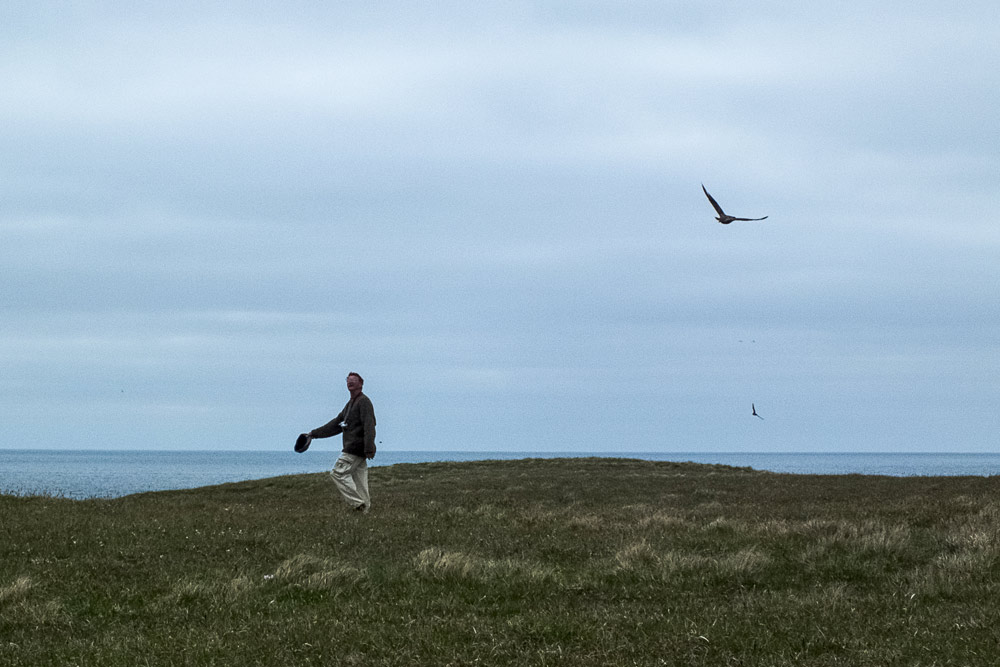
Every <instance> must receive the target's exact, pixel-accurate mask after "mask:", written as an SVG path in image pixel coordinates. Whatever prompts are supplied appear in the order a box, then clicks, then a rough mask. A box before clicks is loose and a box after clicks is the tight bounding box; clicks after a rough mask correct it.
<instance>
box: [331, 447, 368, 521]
mask: <svg viewBox="0 0 1000 667" xmlns="http://www.w3.org/2000/svg"><path fill="white" fill-rule="evenodd" d="M365 463H366V462H365V459H364V457H363V456H355V455H354V454H347V453H346V452H342V453H341V454H340V458H338V459H337V463H336V464H334V466H333V470H331V471H330V477H332V478H333V483H334V484H336V485H337V490H338V491H340V495H341V496H343V497H344V500H345V501H347V504H348V505H350V506H351V507H354V508H357V507H360V506H361V505H364V504H365V502H366V501H367V496H368V488H367V473H368V466H367V465H365V477H366V480H365V487H364V492H363V495H362V492H361V490H360V489H359V488H358V486H357V483H356V482H355V479H356V478H355V470H356V469H357V468H358V467H359V465H363V464H365Z"/></svg>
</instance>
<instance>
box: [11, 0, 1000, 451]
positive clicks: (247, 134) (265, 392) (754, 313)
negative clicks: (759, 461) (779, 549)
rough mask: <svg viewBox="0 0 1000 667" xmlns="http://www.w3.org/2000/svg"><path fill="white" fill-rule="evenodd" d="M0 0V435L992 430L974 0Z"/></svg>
mask: <svg viewBox="0 0 1000 667" xmlns="http://www.w3.org/2000/svg"><path fill="white" fill-rule="evenodd" d="M0 15H2V19H0V82H2V85H0V155H2V159H0V421H2V424H0V448H50V449H67V448H74V449H75V448H80V449H161V450H175V449H226V450H281V449H288V450H289V451H290V450H291V447H292V444H293V442H294V440H295V436H296V435H297V434H298V433H299V432H301V431H305V430H309V429H311V428H315V427H317V426H320V425H322V424H324V423H326V422H327V421H328V420H329V419H331V418H332V417H334V416H335V415H336V414H337V413H338V412H339V411H340V409H341V408H342V407H343V405H344V404H345V403H346V401H347V399H348V395H347V391H346V388H345V377H346V375H347V373H348V372H350V371H356V372H358V373H360V374H361V375H362V376H363V377H364V379H365V393H366V394H367V395H368V396H370V397H371V399H372V401H373V403H374V405H375V411H376V416H377V419H378V440H379V442H380V443H381V444H380V445H379V446H380V448H382V449H387V448H388V449H395V450H473V451H516V452H529V453H530V452H597V453H630V452H674V451H676V452H881V451H885V452H991V451H996V450H997V449H998V447H1000V417H998V414H1000V410H998V407H997V406H998V405H1000V382H998V380H997V378H998V377H1000V308H998V303H997V302H998V288H1000V261H998V260H1000V219H998V218H997V211H996V209H997V208H998V204H1000V196H998V195H1000V131H998V128H1000V41H998V40H997V39H996V37H997V35H998V34H1000V9H998V8H997V5H996V4H995V3H994V2H987V1H985V0H982V1H979V0H970V1H969V2H963V3H951V4H947V3H945V4H941V3H937V2H934V3H931V2H924V1H920V0H918V1H915V2H914V1H909V2H893V1H886V2H879V3H868V2H857V1H856V0H845V2H839V3H822V5H819V4H817V3H800V2H790V1H789V2H780V1H774V2H719V1H714V2H713V1H697V2H669V1H666V2H664V1H657V2H646V1H641V0H638V1H635V2H622V1H618V0H615V1H611V0H608V1H601V0H580V1H578V2H556V1H544V0H539V1H537V2H522V1H517V0H511V1H498V2H492V3H470V2H466V1H464V0H463V1H462V2H457V1H454V2H453V1H449V0H444V1H441V2H433V3H422V2H409V1H405V2H394V1H391V0H390V1H386V2H371V1H370V0H365V1H352V0H345V1H341V2H336V3H328V2H320V1H316V2H295V1H292V2H285V3H265V2H225V1H223V2H203V1H199V2H184V1H183V0H181V1H178V2H171V3H159V2H156V3H154V2H128V3H124V2H122V3H114V2H89V1H88V0H77V1H75V2H65V3H64V2H48V1H45V0H42V1H37V0H32V1H27V0H23V1H22V0H12V1H9V2H5V3H4V8H3V9H2V10H0ZM702 184H704V185H705V187H706V188H707V189H708V191H709V192H711V193H712V194H713V195H714V196H715V198H716V199H717V200H718V201H719V202H720V204H721V205H722V206H723V207H724V208H725V210H726V212H727V213H729V214H733V215H738V216H743V217H761V216H765V215H766V216H768V218H767V219H766V220H764V221H761V222H736V223H733V224H731V225H721V224H719V223H718V222H716V221H715V219H714V216H715V213H714V211H713V210H712V207H711V205H710V204H709V202H708V200H707V199H706V197H705V196H704V194H703V193H702V191H701V187H702ZM751 405H753V406H755V407H756V410H757V412H758V413H759V414H760V416H761V417H762V418H763V419H757V418H755V417H753V416H752V414H751ZM330 445H331V449H332V450H333V451H335V450H336V449H337V448H338V443H336V442H331V443H330Z"/></svg>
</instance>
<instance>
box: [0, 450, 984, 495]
mask: <svg viewBox="0 0 1000 667" xmlns="http://www.w3.org/2000/svg"><path fill="white" fill-rule="evenodd" d="M338 453H339V452H338V451H337V450H335V449H333V448H326V449H322V450H310V451H308V452H306V453H304V454H295V453H294V452H292V451H291V449H290V448H289V449H281V450H202V449H178V450H157V449H128V450H112V449H24V448H18V449H14V448H0V493H3V494H8V495H52V496H58V497H66V498H72V499H87V498H112V497H120V496H125V495H131V494H134V493H144V492H150V491H167V490H179V489H190V488H199V487H203V486H213V485H217V484H224V483H229V482H239V481H247V480H253V479H263V478H268V477H277V476H282V475H293V474H309V473H320V472H326V471H328V470H329V469H330V467H332V465H333V462H334V461H335V460H336V458H337V455H338ZM592 457H597V458H612V459H614V458H617V459H625V458H628V459H641V460H649V461H676V462H693V463H705V464H718V465H729V466H734V467H742V468H753V469H756V470H761V471H767V472H772V473H779V474H805V475H848V474H860V475H884V476H895V477H907V476H992V475H1000V454H998V453H980V452H964V453H958V452H721V451H720V452H684V451H677V452H560V451H556V452H524V451H520V452H517V451H470V450H425V449H413V450H388V451H379V453H378V455H377V456H376V458H375V459H373V460H371V461H370V463H369V465H371V466H372V467H375V468H377V467H381V466H388V465H396V464H406V463H432V462H465V461H478V460H518V459H526V458H592Z"/></svg>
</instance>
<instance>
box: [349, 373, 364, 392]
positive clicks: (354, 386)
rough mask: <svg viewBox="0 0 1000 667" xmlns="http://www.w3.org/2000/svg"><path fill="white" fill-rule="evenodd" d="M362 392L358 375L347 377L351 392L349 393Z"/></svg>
mask: <svg viewBox="0 0 1000 667" xmlns="http://www.w3.org/2000/svg"><path fill="white" fill-rule="evenodd" d="M360 390H361V381H360V380H358V376H357V375H348V376H347V391H349V392H351V393H352V394H353V393H354V392H355V391H360Z"/></svg>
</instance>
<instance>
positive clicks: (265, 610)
mask: <svg viewBox="0 0 1000 667" xmlns="http://www.w3.org/2000/svg"><path fill="white" fill-rule="evenodd" d="M370 477H371V487H372V491H373V497H374V501H375V505H374V509H373V511H372V512H371V513H370V514H368V515H359V514H356V513H352V512H349V511H348V510H347V508H346V506H344V505H342V504H341V502H340V500H339V498H338V497H337V495H336V492H335V490H334V489H333V486H332V484H331V483H330V482H329V480H328V479H327V478H326V476H325V475H322V474H317V475H300V476H290V477H278V478H272V479H266V480H259V481H253V482H242V483H237V484H225V485H221V486H215V487H207V488H202V489H194V490H189V491H168V492H158V493H147V494H140V495H135V496H129V497H125V498H118V499H97V500H87V501H74V500H68V499H61V498H51V497H15V496H0V665H4V666H7V665H32V666H35V665H76V664H79V665H102V666H106V665H123V666H124V665H128V666H130V667H131V666H134V665H308V664H324V665H474V664H482V665H761V666H763V665H768V666H776V665H851V666H856V665H906V666H907V667H913V666H919V665H995V664H996V662H997V660H998V656H1000V612H998V609H1000V602H998V601H1000V584H998V575H1000V533H998V528H1000V478H980V477H963V478H958V477H955V478H932V477H924V478H917V477H914V478H889V477H866V476H858V475H851V476H812V475H778V474H771V473H764V472H757V471H753V470H749V469H741V468H730V467H725V466H710V465H698V464H676V463H664V462H650V461H635V460H616V459H529V460H522V461H497V462H493V461H490V462H470V463H427V464H401V465H394V466H385V467H376V468H372V469H371V473H370Z"/></svg>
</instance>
